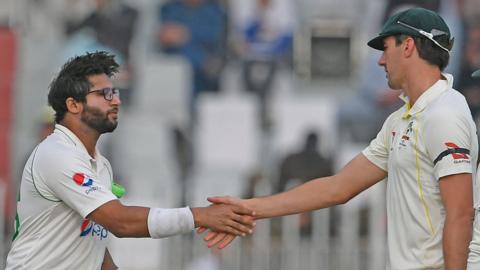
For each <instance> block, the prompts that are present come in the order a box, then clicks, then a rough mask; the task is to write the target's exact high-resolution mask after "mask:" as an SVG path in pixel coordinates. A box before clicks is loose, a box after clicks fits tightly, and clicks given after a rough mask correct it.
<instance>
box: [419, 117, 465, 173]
mask: <svg viewBox="0 0 480 270" xmlns="http://www.w3.org/2000/svg"><path fill="white" fill-rule="evenodd" d="M471 129H472V128H471V124H470V122H469V119H468V118H467V117H465V116H464V115H461V114H460V113H455V112H452V111H449V112H445V111H443V112H437V113H434V114H432V115H431V117H429V119H428V121H427V122H425V127H424V132H423V133H424V134H423V135H424V141H425V147H426V150H427V153H428V156H429V157H430V159H431V161H432V162H433V166H434V168H433V171H434V176H435V178H437V179H440V178H441V177H444V176H447V175H453V174H459V173H473V168H472V160H471V155H470V151H471V150H472V149H471V147H472V145H471V144H472V140H473V138H472V135H473V134H472V132H471Z"/></svg>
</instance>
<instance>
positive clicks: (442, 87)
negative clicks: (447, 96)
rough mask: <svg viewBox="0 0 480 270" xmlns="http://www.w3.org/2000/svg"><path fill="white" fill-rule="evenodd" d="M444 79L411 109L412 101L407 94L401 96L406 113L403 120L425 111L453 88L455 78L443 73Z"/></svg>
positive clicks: (421, 97)
mask: <svg viewBox="0 0 480 270" xmlns="http://www.w3.org/2000/svg"><path fill="white" fill-rule="evenodd" d="M442 77H443V78H445V79H440V80H438V81H437V82H436V83H434V84H433V85H432V86H431V87H430V88H428V89H427V90H426V91H425V92H423V94H422V95H421V96H420V97H419V98H418V99H417V101H416V102H415V104H414V105H413V107H410V102H409V101H410V99H409V98H408V96H406V95H405V93H402V94H401V95H400V99H401V100H403V101H404V102H405V112H404V113H403V114H402V118H403V119H408V118H409V117H410V116H412V115H415V114H417V113H419V112H421V111H423V109H425V107H427V105H428V104H430V102H432V101H433V100H434V99H436V98H437V97H439V96H440V95H441V94H442V93H443V92H445V91H447V90H448V89H450V88H452V86H453V76H452V75H450V74H447V73H442Z"/></svg>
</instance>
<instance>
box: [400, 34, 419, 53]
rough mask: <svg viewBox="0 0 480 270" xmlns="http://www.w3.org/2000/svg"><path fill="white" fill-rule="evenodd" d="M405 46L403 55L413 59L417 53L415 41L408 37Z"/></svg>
mask: <svg viewBox="0 0 480 270" xmlns="http://www.w3.org/2000/svg"><path fill="white" fill-rule="evenodd" d="M403 42H404V46H403V53H404V55H405V57H407V58H408V57H411V56H412V55H413V52H414V51H416V49H417V48H416V47H415V40H414V39H413V38H412V37H408V38H407V39H405V40H404V41H403Z"/></svg>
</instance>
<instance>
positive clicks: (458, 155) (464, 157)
mask: <svg viewBox="0 0 480 270" xmlns="http://www.w3.org/2000/svg"><path fill="white" fill-rule="evenodd" d="M445 145H446V146H447V148H448V150H450V151H451V154H452V157H453V163H463V162H466V163H470V156H469V153H470V151H468V152H466V151H464V152H462V151H461V150H462V149H463V148H460V147H458V145H456V144H454V143H452V142H446V143H445ZM465 150H466V149H465Z"/></svg>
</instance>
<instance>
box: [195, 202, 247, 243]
mask: <svg viewBox="0 0 480 270" xmlns="http://www.w3.org/2000/svg"><path fill="white" fill-rule="evenodd" d="M207 200H208V201H209V202H211V203H213V205H211V206H210V207H215V206H217V207H220V206H231V207H238V208H237V209H242V210H244V211H246V212H248V214H246V215H244V216H242V217H241V218H242V219H241V220H240V218H237V219H235V221H237V223H236V227H235V228H237V229H236V230H229V229H226V230H222V229H220V230H219V229H217V228H214V227H210V226H200V227H199V228H198V229H197V233H198V234H202V233H204V232H205V231H207V230H208V232H207V234H206V235H205V236H204V237H203V240H205V242H206V243H207V246H208V247H209V248H212V247H215V246H217V248H218V249H223V248H225V247H227V246H228V245H229V244H230V243H231V242H232V241H233V240H234V239H235V237H237V236H246V234H245V233H246V232H245V231H244V230H243V227H248V228H249V231H248V234H251V233H252V232H253V231H252V229H253V227H255V213H254V212H253V211H251V210H250V209H249V208H248V207H247V206H246V205H245V203H244V202H243V200H241V199H237V198H233V197H230V196H225V197H209V198H208V199H207ZM239 223H242V224H243V225H242V224H239ZM242 226H243V227H242ZM228 227H230V228H232V226H228ZM207 228H208V229H207ZM239 231H241V232H244V233H238V232H239Z"/></svg>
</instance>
